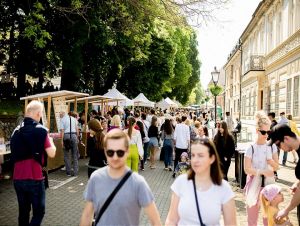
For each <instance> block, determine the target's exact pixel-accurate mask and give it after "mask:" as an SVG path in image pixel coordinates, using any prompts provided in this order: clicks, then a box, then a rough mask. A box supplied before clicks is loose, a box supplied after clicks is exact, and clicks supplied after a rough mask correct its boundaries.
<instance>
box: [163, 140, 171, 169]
mask: <svg viewBox="0 0 300 226" xmlns="http://www.w3.org/2000/svg"><path fill="white" fill-rule="evenodd" d="M163 149H164V152H165V156H164V162H165V168H168V167H171V165H172V156H173V141H172V140H171V139H165V140H164V144H163Z"/></svg>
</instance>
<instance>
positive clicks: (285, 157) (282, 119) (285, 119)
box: [278, 112, 289, 166]
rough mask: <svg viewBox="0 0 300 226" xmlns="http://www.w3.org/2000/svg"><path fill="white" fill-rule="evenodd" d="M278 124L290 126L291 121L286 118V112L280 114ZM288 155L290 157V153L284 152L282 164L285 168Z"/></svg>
mask: <svg viewBox="0 0 300 226" xmlns="http://www.w3.org/2000/svg"><path fill="white" fill-rule="evenodd" d="M278 124H286V125H289V120H288V119H287V118H286V117H285V112H281V113H280V119H279V121H278ZM287 155H288V152H283V156H282V163H281V164H282V165H283V166H285V165H286V160H287Z"/></svg>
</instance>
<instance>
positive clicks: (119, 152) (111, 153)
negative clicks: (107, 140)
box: [106, 150, 125, 158]
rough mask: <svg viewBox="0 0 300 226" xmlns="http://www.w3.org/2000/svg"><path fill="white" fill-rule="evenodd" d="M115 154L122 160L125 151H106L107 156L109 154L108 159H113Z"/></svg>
mask: <svg viewBox="0 0 300 226" xmlns="http://www.w3.org/2000/svg"><path fill="white" fill-rule="evenodd" d="M115 153H117V156H118V157H119V158H122V157H123V156H124V155H125V151H123V150H117V151H114V150H107V151H106V154H107V156H108V157H113V156H114V155H115Z"/></svg>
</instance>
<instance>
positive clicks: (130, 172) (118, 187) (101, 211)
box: [95, 170, 132, 225]
mask: <svg viewBox="0 0 300 226" xmlns="http://www.w3.org/2000/svg"><path fill="white" fill-rule="evenodd" d="M131 174H132V171H131V170H129V171H128V172H127V173H126V174H125V176H124V177H123V178H122V180H121V181H120V182H119V184H118V185H117V187H116V188H115V189H114V190H113V192H112V193H111V194H110V195H109V197H108V198H107V199H106V201H105V202H104V204H103V206H102V207H101V209H100V211H99V214H98V216H97V217H96V219H95V225H97V223H98V222H99V220H100V218H101V216H102V215H103V213H104V212H105V210H106V209H107V207H108V206H109V204H110V203H111V201H112V200H113V198H114V197H115V195H116V194H117V193H118V191H119V190H120V188H121V187H122V186H123V184H124V183H125V182H126V181H127V179H128V178H129V177H130V175H131Z"/></svg>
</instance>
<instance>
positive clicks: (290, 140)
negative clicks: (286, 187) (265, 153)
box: [269, 124, 300, 225]
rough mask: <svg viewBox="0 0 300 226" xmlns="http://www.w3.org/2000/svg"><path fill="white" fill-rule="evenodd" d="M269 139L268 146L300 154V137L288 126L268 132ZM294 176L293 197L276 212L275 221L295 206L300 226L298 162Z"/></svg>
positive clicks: (299, 165)
mask: <svg viewBox="0 0 300 226" xmlns="http://www.w3.org/2000/svg"><path fill="white" fill-rule="evenodd" d="M269 138H270V140H269V145H272V144H276V145H277V147H278V148H280V149H282V150H283V151H285V152H290V151H293V150H296V151H297V153H298V155H299V154H300V137H298V136H297V135H296V134H295V133H293V132H292V130H291V128H290V127H289V126H288V125H286V124H279V125H276V126H275V127H274V128H272V130H271V131H270V134H269ZM295 175H296V178H297V179H298V181H297V182H295V183H294V184H293V186H292V187H291V190H292V191H293V197H292V199H291V201H290V202H289V204H288V205H287V206H286V207H285V208H284V209H283V210H281V211H279V212H278V214H277V219H281V218H283V217H285V216H287V215H288V213H289V212H290V211H291V210H292V209H294V208H295V207H296V206H297V218H298V223H299V225H300V206H299V205H300V182H299V180H300V161H298V163H297V165H296V167H295Z"/></svg>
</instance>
